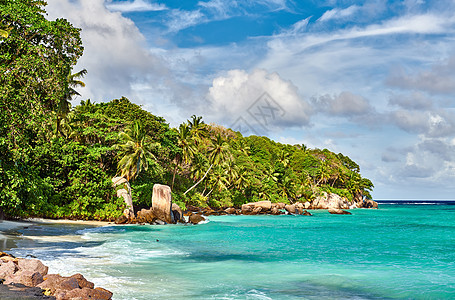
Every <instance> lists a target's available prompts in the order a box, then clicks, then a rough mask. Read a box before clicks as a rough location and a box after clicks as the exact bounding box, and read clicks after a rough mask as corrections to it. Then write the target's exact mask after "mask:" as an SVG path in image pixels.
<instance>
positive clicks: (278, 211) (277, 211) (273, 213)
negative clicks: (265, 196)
mask: <svg viewBox="0 0 455 300" xmlns="http://www.w3.org/2000/svg"><path fill="white" fill-rule="evenodd" d="M270 213H271V214H272V215H275V216H277V215H281V211H280V210H279V209H278V207H277V206H275V207H272V209H271V210H270Z"/></svg>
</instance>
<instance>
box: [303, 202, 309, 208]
mask: <svg viewBox="0 0 455 300" xmlns="http://www.w3.org/2000/svg"><path fill="white" fill-rule="evenodd" d="M303 206H304V207H305V209H310V207H311V203H310V202H309V201H307V202H305V203H304V204H303Z"/></svg>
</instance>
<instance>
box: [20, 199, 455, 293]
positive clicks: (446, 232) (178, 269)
mask: <svg viewBox="0 0 455 300" xmlns="http://www.w3.org/2000/svg"><path fill="white" fill-rule="evenodd" d="M313 213H314V216H312V217H305V216H219V217H210V222H208V223H206V224H201V225H198V226H184V225H173V226H149V225H143V226H109V227H102V228H88V229H83V230H81V229H80V227H77V226H61V225H60V226H55V225H48V226H44V225H40V226H33V227H30V228H29V229H26V230H23V231H22V233H23V235H24V236H23V238H22V239H21V240H19V241H18V247H17V248H15V249H12V251H13V252H15V253H16V254H18V255H23V256H25V255H27V254H31V255H34V256H36V257H38V258H40V259H42V260H43V261H45V263H46V264H47V265H49V267H50V272H52V273H60V274H62V275H65V274H66V275H69V274H73V273H75V272H80V273H82V274H84V275H85V276H86V277H87V278H89V279H90V280H92V281H94V282H95V284H96V285H99V286H103V287H106V288H107V289H109V290H111V291H113V292H114V299H184V298H186V299H451V298H452V299H453V298H455V205H382V206H381V207H380V209H379V210H365V209H357V210H352V213H353V214H352V215H330V214H328V213H327V211H316V212H313Z"/></svg>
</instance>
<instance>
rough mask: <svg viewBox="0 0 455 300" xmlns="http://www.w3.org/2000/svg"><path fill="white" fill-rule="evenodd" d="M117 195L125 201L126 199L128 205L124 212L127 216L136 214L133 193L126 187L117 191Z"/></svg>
mask: <svg viewBox="0 0 455 300" xmlns="http://www.w3.org/2000/svg"><path fill="white" fill-rule="evenodd" d="M117 197H121V198H123V201H125V204H126V207H127V210H128V211H127V212H124V214H125V216H126V217H128V218H130V216H131V214H133V216H134V208H133V198H132V197H131V194H130V193H128V191H127V190H126V189H120V190H118V191H117Z"/></svg>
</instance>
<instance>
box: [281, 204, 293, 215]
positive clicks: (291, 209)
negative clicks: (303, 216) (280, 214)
mask: <svg viewBox="0 0 455 300" xmlns="http://www.w3.org/2000/svg"><path fill="white" fill-rule="evenodd" d="M284 209H285V210H286V211H287V212H288V213H290V214H295V205H294V204H292V205H290V204H287V205H286V206H285V207H284Z"/></svg>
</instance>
